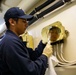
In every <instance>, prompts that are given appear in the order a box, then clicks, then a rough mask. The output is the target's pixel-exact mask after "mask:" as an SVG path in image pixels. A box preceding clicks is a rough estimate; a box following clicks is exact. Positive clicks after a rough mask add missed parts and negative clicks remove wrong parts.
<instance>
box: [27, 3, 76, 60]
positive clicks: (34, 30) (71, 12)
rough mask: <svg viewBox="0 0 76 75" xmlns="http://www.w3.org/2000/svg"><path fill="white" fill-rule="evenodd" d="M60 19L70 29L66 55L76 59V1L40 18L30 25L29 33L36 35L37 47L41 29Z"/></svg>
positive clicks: (35, 42)
mask: <svg viewBox="0 0 76 75" xmlns="http://www.w3.org/2000/svg"><path fill="white" fill-rule="evenodd" d="M56 21H60V22H61V23H62V25H63V26H64V27H65V29H66V30H68V31H69V37H68V39H67V42H66V45H65V47H64V57H65V58H66V60H69V61H74V60H76V34H75V33H76V2H74V3H71V4H68V5H67V6H65V7H63V8H60V9H58V10H57V11H55V12H53V13H50V14H49V15H48V16H46V17H44V18H41V19H39V20H38V21H37V22H35V23H33V24H32V25H31V26H30V27H28V29H27V30H28V32H29V34H31V35H33V37H34V44H35V47H36V46H37V44H38V43H39V40H40V39H41V29H42V28H43V27H45V26H47V25H50V24H51V23H54V22H56Z"/></svg>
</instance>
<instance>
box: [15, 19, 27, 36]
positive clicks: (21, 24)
mask: <svg viewBox="0 0 76 75" xmlns="http://www.w3.org/2000/svg"><path fill="white" fill-rule="evenodd" d="M27 26H28V24H27V21H26V20H25V19H18V22H16V25H15V31H16V33H17V34H18V35H21V34H23V33H24V32H25V30H26V28H27Z"/></svg>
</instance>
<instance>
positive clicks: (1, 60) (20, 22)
mask: <svg viewBox="0 0 76 75" xmlns="http://www.w3.org/2000/svg"><path fill="white" fill-rule="evenodd" d="M32 18H33V16H31V15H26V14H25V13H24V11H23V10H22V9H19V8H18V7H12V8H10V9H8V10H7V11H6V13H5V15H4V20H5V24H6V27H7V31H6V33H5V35H4V37H3V38H2V40H1V41H0V75H44V73H45V70H46V67H47V60H48V57H50V56H51V55H52V47H51V46H50V45H48V44H47V45H46V47H45V45H44V44H43V43H42V41H41V42H40V44H39V45H38V48H36V50H37V51H35V52H34V53H33V52H30V51H28V48H27V47H25V45H24V44H23V42H22V41H21V40H20V38H19V35H21V34H23V33H24V31H25V30H26V28H27V26H28V24H27V21H30V20H31V19H32ZM44 47H45V48H44ZM34 56H35V57H34Z"/></svg>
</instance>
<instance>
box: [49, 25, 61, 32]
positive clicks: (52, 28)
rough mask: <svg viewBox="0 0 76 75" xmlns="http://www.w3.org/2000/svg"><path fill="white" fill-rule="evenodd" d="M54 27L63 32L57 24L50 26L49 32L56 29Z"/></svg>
mask: <svg viewBox="0 0 76 75" xmlns="http://www.w3.org/2000/svg"><path fill="white" fill-rule="evenodd" d="M54 29H56V30H57V32H58V33H60V32H61V29H60V28H59V27H56V26H52V27H50V29H49V32H50V31H51V30H54Z"/></svg>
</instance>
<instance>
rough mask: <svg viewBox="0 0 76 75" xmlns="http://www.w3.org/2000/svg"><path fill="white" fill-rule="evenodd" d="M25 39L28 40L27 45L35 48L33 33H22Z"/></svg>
mask: <svg viewBox="0 0 76 75" xmlns="http://www.w3.org/2000/svg"><path fill="white" fill-rule="evenodd" d="M22 38H23V41H26V42H27V47H29V48H32V49H34V41H33V37H32V35H29V34H28V32H27V33H24V34H22Z"/></svg>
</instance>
